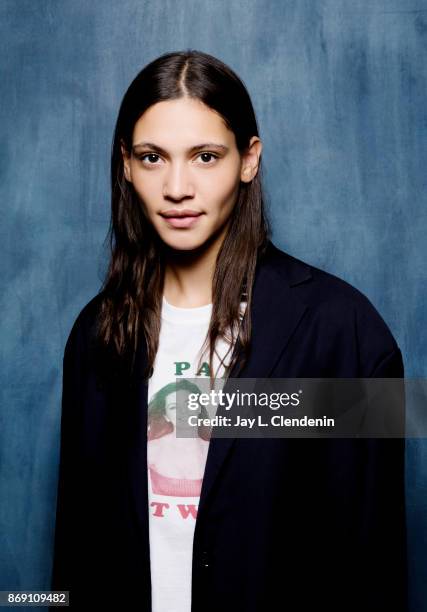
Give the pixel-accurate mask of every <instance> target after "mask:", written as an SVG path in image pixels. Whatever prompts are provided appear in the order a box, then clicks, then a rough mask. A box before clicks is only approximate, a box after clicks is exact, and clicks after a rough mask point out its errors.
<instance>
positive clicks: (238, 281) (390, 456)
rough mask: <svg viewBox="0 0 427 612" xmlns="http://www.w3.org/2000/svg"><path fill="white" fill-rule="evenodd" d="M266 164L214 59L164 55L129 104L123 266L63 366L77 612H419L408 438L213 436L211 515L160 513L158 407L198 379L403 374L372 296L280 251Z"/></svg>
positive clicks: (120, 160) (116, 190)
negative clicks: (179, 385) (155, 445)
mask: <svg viewBox="0 0 427 612" xmlns="http://www.w3.org/2000/svg"><path fill="white" fill-rule="evenodd" d="M261 152H262V144H261V140H260V138H259V133H258V128H257V123H256V118H255V115H254V111H253V107H252V104H251V101H250V98H249V95H248V93H247V91H246V89H245V87H244V85H243V84H242V82H241V81H240V79H239V78H238V77H237V76H236V75H235V74H234V73H233V72H232V71H231V70H230V68H228V67H227V66H225V65H224V64H223V63H222V62H220V61H219V60H217V59H215V58H214V57H212V56H209V55H207V54H204V53H201V52H197V51H186V52H177V53H169V54H166V55H163V56H162V57H160V58H158V59H157V60H155V61H153V62H152V63H151V64H149V65H148V66H146V67H145V68H144V69H143V70H142V71H141V72H140V73H139V74H138V75H137V77H136V78H135V80H134V81H133V82H132V83H131V85H130V87H129V89H128V90H127V92H126V94H125V96H124V99H123V101H122V104H121V108H120V111H119V116H118V119H117V124H116V130H115V135H114V141H113V148H112V225H111V245H112V258H111V263H110V267H109V271H108V274H107V278H106V280H105V283H104V286H103V288H102V290H101V292H100V293H99V294H98V295H97V296H95V297H94V298H93V299H92V300H91V301H90V302H89V304H87V305H86V306H85V307H84V308H83V310H82V311H81V313H80V315H79V316H78V317H77V320H76V322H75V324H74V326H73V328H72V330H71V333H70V336H69V338H68V341H67V345H66V349H65V353H64V376H63V406H62V421H61V461H60V472H59V489H58V505H57V523H56V537H55V556H54V569H53V583H52V588H54V589H57V590H60V589H63V590H69V592H70V593H69V594H70V605H71V608H73V609H76V610H83V609H90V606H91V605H93V606H98V607H99V606H100V605H101V607H102V605H104V606H108V605H112V604H114V605H117V606H121V607H122V608H123V609H130V610H136V609H138V610H140V611H149V610H153V612H166V611H167V612H184V611H185V612H190V610H191V611H192V612H198V611H202V610H203V612H205V611H209V610H217V609H221V610H222V611H223V612H231V611H233V612H261V611H262V612H263V611H265V610H271V609H280V610H281V609H283V610H311V609H313V608H314V606H316V608H322V607H324V608H325V609H328V610H329V611H331V610H338V609H339V610H343V609H345V610H346V611H349V610H360V609H363V610H365V611H366V610H376V611H377V612H378V611H379V610H381V611H382V610H384V611H385V610H387V612H389V611H390V610H404V609H405V606H406V583H405V580H406V578H405V575H406V569H405V567H406V565H405V564H406V561H405V513H404V480H403V467H404V443H403V440H399V439H397V440H392V439H388V440H387V439H384V440H376V439H364V440H362V439H359V440H356V439H341V440H338V439H337V440H331V439H317V440H314V439H296V440H289V439H238V440H237V439H232V438H227V439H221V438H212V439H211V440H210V442H209V450H208V453H207V456H206V454H203V453H198V454H197V453H193V454H192V455H191V460H192V461H193V462H194V466H195V472H194V473H197V470H199V473H202V474H203V481H202V487H201V492H200V498H197V497H196V501H197V502H198V503H197V510H196V511H195V508H194V504H193V505H192V506H191V507H190V506H186V505H185V503H180V504H177V505H176V507H175V506H173V504H172V502H171V500H170V499H167V500H166V501H162V500H161V499H160V500H159V499H153V498H152V497H150V496H152V495H153V491H152V489H149V484H148V483H149V477H148V468H149V465H150V461H151V459H152V457H150V445H149V444H148V445H147V440H148V436H147V429H148V419H147V412H148V405H149V402H150V401H151V399H152V398H153V397H154V395H155V393H156V392H158V391H159V390H160V389H162V388H164V387H165V385H168V384H170V383H172V382H175V381H176V379H177V378H178V379H179V378H180V377H189V378H195V377H201V378H206V377H209V378H210V380H211V383H212V382H215V380H216V379H217V378H220V377H230V378H231V377H243V378H255V377H261V378H269V377H271V378H299V377H301V378H311V377H314V378H322V377H327V378H330V377H337V378H341V377H343V378H346V377H347V378H353V377H378V378H387V377H397V378H399V377H402V376H403V364H402V357H401V353H400V350H399V347H398V346H397V344H396V341H395V340H394V338H393V336H392V335H391V333H390V331H389V329H388V328H387V326H386V324H385V323H384V321H383V320H382V318H381V317H380V315H379V314H378V313H377V312H376V310H375V309H374V307H373V306H372V305H371V303H370V302H369V301H368V300H367V298H366V297H365V296H363V295H362V294H361V293H360V292H359V291H357V290H356V289H355V288H353V287H351V286H350V285H349V284H347V283H346V282H344V281H343V280H340V279H338V278H337V277H335V276H332V275H331V274H328V273H326V272H324V271H321V270H319V269H317V268H315V267H313V266H309V265H308V264H306V263H304V262H302V261H300V260H298V259H296V258H294V257H292V256H291V255H288V254H286V253H284V252H283V251H281V250H279V249H278V248H276V247H275V246H274V245H273V244H272V242H271V241H270V239H269V236H270V232H269V227H268V223H267V220H266V217H265V213H264V203H263V195H262V185H261ZM193 450H194V447H193ZM190 452H191V451H190ZM172 497H173V496H172ZM178 512H179V513H180V516H181V517H182V519H183V520H181V521H180V523H178V522H177V521H173V520H172V519H171V517H172V516H175V518H176V516H177V513H178ZM196 519H197V520H196Z"/></svg>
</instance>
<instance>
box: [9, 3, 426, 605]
mask: <svg viewBox="0 0 427 612" xmlns="http://www.w3.org/2000/svg"><path fill="white" fill-rule="evenodd" d="M185 48H195V49H200V50H202V51H206V52H208V53H212V54H213V55H216V56H218V57H219V58H220V59H222V60H223V61H225V62H226V63H228V64H229V65H230V66H231V67H232V68H233V69H235V70H236V72H237V73H238V74H239V75H240V76H241V77H242V79H243V80H244V82H245V83H246V85H247V87H248V89H249V91H250V93H251V96H252V99H253V102H254V105H255V108H256V111H257V115H258V119H259V125H260V131H261V137H262V140H263V142H264V151H263V164H264V176H265V186H266V193H267V196H268V204H269V209H270V215H271V218H272V221H273V226H274V234H273V240H274V242H275V243H276V244H277V245H278V246H279V247H281V248H282V249H284V250H286V251H288V252H290V253H291V254H293V255H295V256H297V257H299V258H300V259H303V260H304V261H307V262H309V263H312V264H314V265H316V266H318V267H321V268H324V269H326V270H328V271H329V272H332V273H334V274H336V275H338V276H341V277H342V278H344V279H346V280H348V281H349V282H350V283H352V284H354V285H355V286H356V287H358V288H359V289H360V290H361V291H363V292H364V293H365V294H366V295H367V296H368V297H369V298H370V299H371V301H372V302H373V303H374V305H375V306H376V307H377V308H378V309H379V311H380V312H381V314H382V315H383V317H384V319H385V320H386V322H387V323H388V324H389V326H390V327H391V329H392V332H393V333H394V335H395V337H396V339H397V341H398V343H399V345H400V347H401V349H402V352H403V355H404V360H405V365H406V375H407V376H408V377H418V376H424V377H425V376H427V364H426V354H427V339H426V338H427V336H426V333H425V330H426V321H427V317H426V311H427V266H426V259H427V257H426V251H427V248H426V239H427V206H426V205H427V201H426V200H427V198H426V192H427V189H426V180H427V179H426V173H427V168H426V160H427V157H426V153H427V91H426V85H427V72H426V65H427V2H426V1H425V0H424V1H422V0H323V1H321V0H277V1H274V0H268V1H267V0H264V1H261V0H254V1H248V0H234V1H233V0H231V1H230V0H219V1H218V0H217V1H215V2H213V1H211V0H205V1H200V0H199V1H194V0H181V2H179V3H178V2H173V1H169V0H167V1H166V0H159V1H158V2H148V1H143V0H121V1H120V2H117V1H116V2H115V1H113V0H96V1H94V0H92V1H91V2H86V1H84V0H20V1H19V2H17V1H16V0H2V2H1V4H0V62H1V75H2V78H1V89H2V104H1V108H0V130H1V135H2V138H1V143H2V144H1V149H0V164H1V181H0V190H1V206H2V213H1V225H0V232H1V236H0V238H1V248H2V256H1V258H0V262H1V283H2V292H1V313H2V315H1V320H0V325H1V353H0V355H1V376H2V381H1V386H0V388H1V397H2V405H1V413H0V423H1V428H0V461H1V463H0V466H1V475H0V589H3V590H5V589H47V588H48V587H49V578H50V572H51V563H52V543H53V529H54V519H55V501H56V483H57V468H58V452H59V446H58V445H59V425H60V393H61V367H62V354H63V349H64V344H65V340H66V338H67V336H68V333H69V331H70V328H71V325H72V323H73V321H74V319H75V317H76V315H77V314H78V312H79V311H80V309H81V308H82V306H83V305H84V304H85V303H86V302H87V301H88V300H89V299H90V298H91V297H92V296H93V295H95V293H97V292H98V289H99V287H100V284H101V279H102V274H103V272H104V269H105V253H106V247H105V246H104V244H103V242H104V238H105V236H106V232H107V229H108V222H109V174H108V173H109V154H110V146H111V139H112V132H113V127H114V122H115V118H116V114H117V111H118V106H119V103H120V101H121V98H122V96H123V94H124V92H125V90H126V88H127V86H128V84H129V83H130V81H131V80H132V79H133V77H134V76H135V75H136V73H137V72H138V71H139V70H140V69H141V68H142V66H143V65H144V64H146V63H147V62H149V61H151V60H152V59H154V58H155V57H157V56H158V55H160V54H162V53H164V52H167V51H173V50H179V49H185ZM407 508H408V533H409V559H410V588H411V609H412V611H413V612H422V611H424V610H427V590H426V585H427V445H426V444H425V443H424V441H420V440H418V441H416V440H414V441H411V442H410V443H408V454H407Z"/></svg>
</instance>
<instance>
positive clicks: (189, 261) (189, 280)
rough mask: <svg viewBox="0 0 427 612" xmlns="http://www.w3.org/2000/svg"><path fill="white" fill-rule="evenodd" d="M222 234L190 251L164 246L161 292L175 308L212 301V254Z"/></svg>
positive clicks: (202, 304) (217, 247)
mask: <svg viewBox="0 0 427 612" xmlns="http://www.w3.org/2000/svg"><path fill="white" fill-rule="evenodd" d="M223 239H224V235H221V236H219V237H217V238H216V239H210V240H208V241H207V242H205V243H204V244H203V245H201V246H200V247H198V248H196V249H192V250H191V251H180V250H177V249H171V248H169V247H166V252H165V253H166V256H165V279H164V287H163V293H164V296H165V298H166V299H167V301H168V302H169V303H170V304H172V305H173V306H177V307H179V308H197V307H199V306H204V305H206V304H210V303H211V302H212V281H213V276H214V272H215V266H216V258H217V255H218V252H219V249H220V247H221V244H222V241H223Z"/></svg>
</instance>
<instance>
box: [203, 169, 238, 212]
mask: <svg viewBox="0 0 427 612" xmlns="http://www.w3.org/2000/svg"><path fill="white" fill-rule="evenodd" d="M239 185H240V174H239V175H237V174H236V172H235V171H233V172H230V171H228V172H226V171H223V172H221V173H218V174H216V175H215V176H214V175H212V176H210V177H209V180H208V181H207V182H206V183H205V184H204V195H205V197H206V202H208V203H210V204H211V206H212V208H217V209H218V212H222V211H224V212H225V211H227V210H228V209H229V208H230V207H232V206H233V205H234V203H235V199H236V196H237V193H238V190H239Z"/></svg>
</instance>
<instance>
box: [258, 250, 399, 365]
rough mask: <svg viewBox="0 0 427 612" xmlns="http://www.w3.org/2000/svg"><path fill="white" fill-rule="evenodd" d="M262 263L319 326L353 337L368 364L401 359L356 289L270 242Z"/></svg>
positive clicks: (392, 340) (384, 326)
mask: <svg viewBox="0 0 427 612" xmlns="http://www.w3.org/2000/svg"><path fill="white" fill-rule="evenodd" d="M265 262H266V264H267V265H270V266H272V267H273V268H274V270H275V272H276V274H278V275H280V276H281V278H282V279H283V282H285V283H286V284H287V285H288V286H289V288H290V289H291V293H292V296H293V297H295V298H296V299H298V300H299V301H300V302H302V303H303V304H305V305H307V306H308V307H309V308H310V310H311V312H312V314H313V316H315V317H317V318H318V320H319V324H320V325H323V326H324V327H325V328H328V329H329V330H330V332H331V333H333V332H334V330H339V329H341V330H344V331H345V332H346V333H347V334H348V336H349V337H350V335H351V334H354V336H355V337H356V339H357V344H358V350H360V352H361V354H362V355H364V356H365V359H366V361H367V362H369V361H370V362H371V363H372V364H373V363H374V362H376V364H377V365H378V364H380V363H381V361H382V360H384V359H387V357H388V356H390V355H393V354H396V355H397V357H400V356H401V355H400V349H399V347H398V345H397V342H396V340H395V338H394V337H393V335H392V333H391V331H390V329H389V327H388V325H387V324H386V322H385V321H384V319H383V317H382V316H381V315H380V314H379V312H378V311H377V309H376V308H375V306H374V305H373V304H372V302H371V301H370V300H369V299H368V297H367V296H366V295H365V294H364V293H362V292H361V291H360V290H359V289H357V288H356V287H354V286H353V285H351V284H350V283H348V282H347V281H345V280H343V279H342V278H339V277H338V276H335V275H334V274H331V273H330V272H326V271H325V270H322V269H321V268H317V267H315V266H313V265H310V264H308V263H306V262H305V261H302V260H300V259H298V258H296V257H294V256H292V255H290V254H289V253H286V252H284V251H282V250H281V249H279V248H277V247H276V246H275V245H273V244H272V243H271V242H270V243H269V247H268V249H267V252H266V257H265ZM373 369H375V368H374V367H373Z"/></svg>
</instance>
